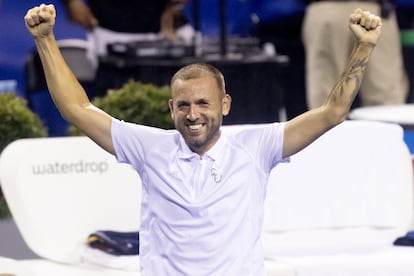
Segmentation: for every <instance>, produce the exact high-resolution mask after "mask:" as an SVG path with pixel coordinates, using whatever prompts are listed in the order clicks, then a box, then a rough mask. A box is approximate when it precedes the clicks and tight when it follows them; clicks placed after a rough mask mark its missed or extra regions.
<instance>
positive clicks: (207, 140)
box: [169, 76, 231, 155]
mask: <svg viewBox="0 0 414 276" xmlns="http://www.w3.org/2000/svg"><path fill="white" fill-rule="evenodd" d="M171 90H172V99H170V101H169V106H170V111H171V117H172V119H173V120H174V125H175V128H176V129H177V130H178V131H179V132H180V133H181V135H182V136H183V138H184V140H185V142H186V143H187V145H188V147H189V148H190V149H191V150H192V151H194V152H196V153H198V154H199V155H202V154H204V153H205V152H207V151H208V150H209V149H210V148H211V147H212V146H213V145H214V144H215V143H216V142H217V140H218V138H219V137H220V126H221V123H222V120H223V116H225V115H227V114H228V113H229V111H230V104H231V98H230V96H229V95H224V94H223V92H222V91H219V89H218V86H217V83H216V81H215V79H214V78H212V77H209V76H203V77H200V78H196V79H190V80H180V79H178V80H176V81H174V83H173V84H172V87H171Z"/></svg>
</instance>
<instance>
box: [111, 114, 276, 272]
mask: <svg viewBox="0 0 414 276" xmlns="http://www.w3.org/2000/svg"><path fill="white" fill-rule="evenodd" d="M283 131H284V124H283V123H273V124H267V125H259V126H254V127H249V128H248V129H245V130H241V131H238V132H237V133H234V134H226V133H225V132H223V133H222V135H221V137H220V139H219V140H218V142H217V143H216V144H215V145H214V146H213V147H212V148H211V149H210V150H209V151H208V152H207V153H206V154H204V156H202V157H200V156H199V155H197V154H195V153H194V152H192V151H191V150H190V149H189V148H188V146H187V145H186V144H185V142H184V140H183V138H182V136H181V135H180V134H179V133H178V132H177V131H176V130H162V129H157V128H151V127H147V126H142V125H136V124H131V123H125V122H122V121H119V120H116V119H113V121H112V139H113V144H114V147H115V151H116V156H117V159H118V161H119V162H126V163H129V164H131V165H132V166H133V167H134V168H135V169H136V170H137V171H138V173H139V174H140V176H141V179H142V187H143V191H142V210H141V226H140V263H141V274H142V275H149V276H163V275H203V276H204V275H226V276H231V275H237V276H239V275H243V276H245V275H252V276H257V275H263V274H264V261H263V254H262V246H261V243H260V233H261V231H262V223H263V205H264V199H265V195H266V185H267V179H268V176H269V173H270V171H271V169H272V168H273V167H274V166H276V164H277V163H278V162H280V161H282V144H283ZM120 181H122V179H121V180H120Z"/></svg>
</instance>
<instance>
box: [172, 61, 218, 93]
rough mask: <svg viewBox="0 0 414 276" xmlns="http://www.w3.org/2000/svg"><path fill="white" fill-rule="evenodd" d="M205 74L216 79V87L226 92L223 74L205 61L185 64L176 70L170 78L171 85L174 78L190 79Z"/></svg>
mask: <svg viewBox="0 0 414 276" xmlns="http://www.w3.org/2000/svg"><path fill="white" fill-rule="evenodd" d="M205 76H211V77H213V78H214V79H215V80H216V83H217V87H218V89H219V90H220V91H221V92H223V95H225V94H226V86H225V82H224V76H223V74H222V73H221V72H220V71H219V70H218V69H217V68H216V67H214V66H212V65H210V64H207V63H194V64H190V65H186V66H184V67H183V68H181V69H180V70H178V71H177V72H176V73H175V74H174V76H173V77H172V78H171V86H172V85H173V83H174V82H175V81H176V80H184V81H185V80H191V79H197V78H201V77H205Z"/></svg>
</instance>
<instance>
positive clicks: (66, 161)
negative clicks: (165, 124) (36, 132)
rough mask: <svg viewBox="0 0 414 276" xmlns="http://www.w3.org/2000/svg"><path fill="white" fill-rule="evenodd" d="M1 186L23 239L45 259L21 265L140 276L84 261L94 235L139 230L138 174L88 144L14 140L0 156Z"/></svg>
mask: <svg viewBox="0 0 414 276" xmlns="http://www.w3.org/2000/svg"><path fill="white" fill-rule="evenodd" d="M0 183H1V186H2V189H3V192H4V194H5V197H6V201H7V203H8V205H9V207H10V210H11V213H12V215H13V218H14V220H15V222H16V225H17V227H18V229H19V231H20V233H21V235H22V237H23V239H24V241H25V242H26V243H27V245H28V246H29V248H30V249H31V250H32V251H33V252H34V253H36V254H37V255H39V256H40V257H42V259H39V260H27V261H20V262H19V263H21V264H22V265H25V266H26V267H27V268H29V269H31V270H32V272H33V273H34V274H35V275H39V276H41V275H59V276H61V275H62V276H64V275H72V276H73V275H77V276H94V275H98V274H99V275H111V276H126V275H135V276H136V275H139V273H138V272H129V271H123V270H113V269H108V268H103V267H99V266H95V265H91V264H88V263H85V262H84V261H83V260H82V258H81V256H82V250H83V248H84V243H85V242H86V238H87V236H88V235H89V234H91V233H92V232H94V231H96V230H105V229H107V230H115V231H137V230H138V229H139V225H140V219H139V212H140V183H141V182H140V178H139V176H138V174H137V173H136V172H135V171H134V170H133V169H131V167H129V166H127V165H123V164H119V163H117V162H116V160H115V158H114V157H113V156H112V155H110V154H108V153H107V152H105V151H104V150H102V149H101V148H99V147H98V146H97V145H96V144H94V143H93V142H92V141H91V140H90V139H88V138H86V137H65V138H37V139H22V140H18V141H15V142H13V143H12V144H10V145H9V146H8V147H7V148H6V149H5V150H4V151H3V152H2V155H1V158H0ZM0 273H3V271H2V267H1V266H0ZM22 276H23V275H22Z"/></svg>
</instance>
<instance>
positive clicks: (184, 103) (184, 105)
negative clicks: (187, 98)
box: [177, 102, 190, 110]
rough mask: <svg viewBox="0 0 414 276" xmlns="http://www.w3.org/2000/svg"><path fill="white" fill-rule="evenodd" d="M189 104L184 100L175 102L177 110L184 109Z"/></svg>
mask: <svg viewBox="0 0 414 276" xmlns="http://www.w3.org/2000/svg"><path fill="white" fill-rule="evenodd" d="M189 106H190V104H189V103H186V102H178V103H177V107H178V109H179V110H184V109H186V108H188V107H189Z"/></svg>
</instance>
